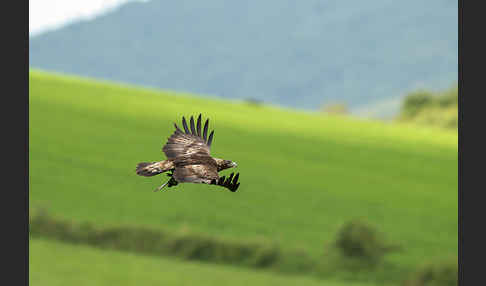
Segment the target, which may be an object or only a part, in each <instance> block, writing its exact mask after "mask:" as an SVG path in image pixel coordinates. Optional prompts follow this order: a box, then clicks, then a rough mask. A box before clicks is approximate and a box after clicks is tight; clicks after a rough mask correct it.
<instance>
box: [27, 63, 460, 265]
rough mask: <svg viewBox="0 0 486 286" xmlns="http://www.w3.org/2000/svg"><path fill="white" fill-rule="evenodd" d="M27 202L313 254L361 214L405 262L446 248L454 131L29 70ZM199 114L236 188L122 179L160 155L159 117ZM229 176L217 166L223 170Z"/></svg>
mask: <svg viewBox="0 0 486 286" xmlns="http://www.w3.org/2000/svg"><path fill="white" fill-rule="evenodd" d="M29 90H30V98H29V110H30V111H29V125H30V126H29V143H30V144H29V145H30V146H29V158H30V163H29V164H30V173H29V175H30V205H31V206H37V205H41V206H44V207H46V208H48V210H50V211H51V213H53V214H54V215H58V216H61V217H66V218H69V219H74V220H77V221H90V222H95V223H98V224H139V225H146V226H150V227H153V228H159V227H160V228H164V229H171V228H173V229H176V228H180V227H181V226H182V227H188V228H190V229H191V230H193V231H200V232H204V233H206V234H210V235H214V236H221V237H230V238H237V239H242V240H245V239H253V238H255V237H265V238H266V239H268V240H272V241H276V242H278V243H281V244H282V245H283V246H285V247H291V248H304V249H308V250H311V251H313V252H314V253H315V255H321V253H323V248H324V246H325V243H329V242H331V241H332V240H333V239H334V237H335V234H336V232H337V231H338V229H339V227H340V226H341V225H342V224H343V223H344V222H346V221H348V220H351V219H353V218H365V219H366V220H368V221H369V222H370V223H372V224H374V225H375V226H376V227H377V228H378V229H379V230H380V231H382V232H384V233H385V235H386V236H387V237H388V238H390V239H391V240H393V241H395V242H398V243H401V244H402V246H403V251H402V252H400V253H397V254H394V255H392V256H391V257H390V259H391V260H392V261H394V262H399V263H402V264H407V265H415V264H417V263H420V262H421V261H423V260H424V259H429V258H435V257H442V256H446V255H451V254H452V255H454V254H456V253H457V134H456V133H454V132H446V131H441V130H436V129H427V128H422V129H420V128H418V127H414V126H411V125H386V124H384V123H381V122H371V121H358V120H355V119H352V118H345V117H331V116H326V115H322V114H311V113H303V112H296V111H291V110H284V109H279V108H273V107H266V106H259V107H258V106H251V105H249V104H246V103H237V102H235V103H231V102H227V101H221V100H217V99H208V98H204V97H194V96H190V95H185V94H177V93H173V92H165V91H153V90H148V89H140V88H135V87H129V86H121V85H116V84H111V83H103V82H97V81H91V80H85V79H78V78H73V77H64V76H57V75H51V74H46V73H41V72H37V71H32V72H31V73H30V83H29ZM199 113H203V116H204V118H206V117H209V118H210V125H211V129H214V130H215V137H214V141H213V146H212V150H211V152H212V154H213V155H214V156H216V157H223V158H226V159H230V160H234V161H236V162H238V168H237V171H238V172H240V173H241V175H240V179H241V186H240V189H239V190H238V192H237V193H231V192H229V191H226V190H224V189H220V188H218V187H214V186H205V185H196V184H182V185H179V186H178V187H177V188H175V189H170V191H168V192H165V193H154V192H152V190H153V189H154V188H155V187H157V186H158V185H160V184H161V183H162V182H164V181H165V180H166V179H167V177H166V176H157V177H153V178H144V177H139V176H136V175H135V172H134V170H135V165H136V164H137V163H138V162H140V161H152V160H162V159H165V156H164V154H163V153H162V152H161V148H162V145H163V144H165V142H166V140H167V138H168V137H169V136H170V134H171V133H172V132H173V128H174V127H173V122H174V121H177V122H180V120H181V117H182V116H183V115H184V116H190V115H198V114H199ZM229 172H230V171H225V172H224V173H225V174H228V173H229Z"/></svg>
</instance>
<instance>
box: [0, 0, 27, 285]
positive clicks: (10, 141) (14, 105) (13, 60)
mask: <svg viewBox="0 0 486 286" xmlns="http://www.w3.org/2000/svg"><path fill="white" fill-rule="evenodd" d="M2 12H4V15H5V16H6V17H2V23H1V24H2V25H0V26H1V27H2V30H3V31H2V32H3V33H2V34H3V35H4V38H3V39H4V40H3V41H2V45H1V46H2V49H3V50H4V52H3V53H2V56H3V60H4V61H3V63H7V65H6V66H4V69H3V71H4V73H3V79H4V80H3V82H2V83H3V84H4V85H5V86H4V88H3V96H2V101H3V104H2V105H1V106H2V111H3V112H2V119H3V120H2V126H3V130H2V131H3V132H2V135H3V136H2V137H1V139H2V142H3V143H5V144H2V145H3V146H2V150H3V153H4V155H7V156H8V157H4V158H2V159H3V160H2V161H3V162H2V163H3V164H2V165H3V168H2V170H3V174H2V175H3V176H2V178H4V179H8V180H6V181H8V182H9V183H10V184H4V187H3V188H2V192H1V194H2V200H1V202H2V206H1V217H2V223H3V226H6V227H4V228H3V229H2V237H3V238H4V240H3V243H2V248H3V249H2V250H3V252H2V254H3V255H2V258H3V260H4V261H3V262H4V264H3V267H2V268H3V271H2V279H1V280H2V282H3V281H5V282H3V283H2V284H9V285H28V281H29V268H28V267H29V229H28V223H29V212H28V211H29V208H28V206H29V191H28V190H29V189H28V187H29V156H28V153H29V145H28V144H29V138H28V136H29V126H28V122H29V112H28V111H29V65H28V60H29V18H28V17H29V2H28V1H13V2H8V3H7V2H5V3H4V5H3V9H2ZM8 16H10V17H8ZM5 185H7V186H5ZM9 282H10V283H9Z"/></svg>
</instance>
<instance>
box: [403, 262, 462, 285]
mask: <svg viewBox="0 0 486 286" xmlns="http://www.w3.org/2000/svg"><path fill="white" fill-rule="evenodd" d="M457 278H458V265H457V258H456V259H446V260H443V261H440V262H436V263H427V264H425V265H423V266H421V267H420V268H419V269H417V271H416V272H414V273H413V274H412V275H411V276H410V278H409V279H407V280H406V281H405V282H404V283H403V285H404V286H455V285H457Z"/></svg>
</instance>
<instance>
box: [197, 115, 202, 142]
mask: <svg viewBox="0 0 486 286" xmlns="http://www.w3.org/2000/svg"><path fill="white" fill-rule="evenodd" d="M196 130H197V136H198V137H201V114H199V117H198V118H197V128H196Z"/></svg>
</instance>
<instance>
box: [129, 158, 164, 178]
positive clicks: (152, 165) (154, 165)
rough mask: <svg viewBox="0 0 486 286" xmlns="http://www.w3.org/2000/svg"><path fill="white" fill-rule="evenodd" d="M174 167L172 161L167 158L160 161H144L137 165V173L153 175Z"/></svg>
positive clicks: (147, 175)
mask: <svg viewBox="0 0 486 286" xmlns="http://www.w3.org/2000/svg"><path fill="white" fill-rule="evenodd" d="M171 169H173V164H172V162H169V161H167V160H165V161H160V162H142V163H138V165H137V169H136V172H137V175H139V176H145V177H151V176H155V175H158V174H160V173H163V172H166V171H169V170H171Z"/></svg>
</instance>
